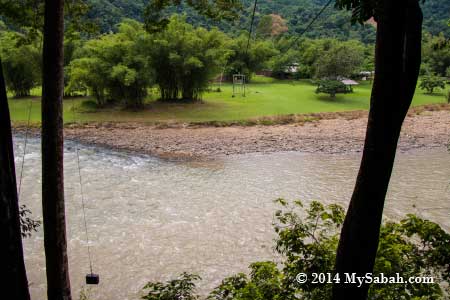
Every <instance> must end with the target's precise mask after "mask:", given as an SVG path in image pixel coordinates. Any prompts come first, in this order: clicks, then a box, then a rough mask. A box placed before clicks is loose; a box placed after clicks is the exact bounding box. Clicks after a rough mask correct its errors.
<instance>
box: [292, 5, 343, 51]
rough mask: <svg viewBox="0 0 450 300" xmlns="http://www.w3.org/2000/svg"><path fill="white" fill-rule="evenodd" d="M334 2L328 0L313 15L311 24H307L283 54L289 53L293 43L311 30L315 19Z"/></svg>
mask: <svg viewBox="0 0 450 300" xmlns="http://www.w3.org/2000/svg"><path fill="white" fill-rule="evenodd" d="M333 1H334V0H329V1H328V2H327V3H326V4H325V5H324V6H323V7H322V9H321V10H320V11H319V13H318V14H317V15H315V17H314V18H313V19H312V20H311V22H309V24H308V26H306V28H305V29H304V30H303V31H302V32H301V33H300V35H298V36H297V37H296V38H295V40H294V41H293V42H292V43H291V44H290V45H289V47H288V48H287V49H285V50H284V52H285V53H286V52H287V51H289V50H290V49H291V48H292V47H293V46H294V44H295V43H297V42H298V40H299V39H300V38H301V37H302V36H303V35H304V34H305V33H306V32H307V31H308V30H309V29H310V28H311V26H312V25H313V24H314V23H315V22H316V21H317V19H318V18H319V17H320V16H321V15H322V13H323V12H324V11H325V10H326V9H327V8H328V6H330V4H331V3H332V2H333Z"/></svg>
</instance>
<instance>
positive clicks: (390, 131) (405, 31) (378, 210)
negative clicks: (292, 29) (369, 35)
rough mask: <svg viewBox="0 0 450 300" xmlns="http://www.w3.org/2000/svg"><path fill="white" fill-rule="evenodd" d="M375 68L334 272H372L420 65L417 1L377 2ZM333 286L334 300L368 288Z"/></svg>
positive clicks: (364, 294) (363, 293) (358, 294)
mask: <svg viewBox="0 0 450 300" xmlns="http://www.w3.org/2000/svg"><path fill="white" fill-rule="evenodd" d="M380 6H381V7H380V11H381V13H380V15H379V16H378V29H377V45H376V58H375V59H376V62H375V63H376V70H375V74H376V75H375V81H374V85H373V90H372V98H371V106H370V113H369V120H368V125H367V133H366V141H365V145H364V152H363V157H362V162H361V166H360V170H359V174H358V178H357V180H356V185H355V189H354V191H353V195H352V198H351V201H350V205H349V208H348V211H347V216H346V218H345V222H344V226H343V228H342V232H341V238H340V241H339V247H338V251H337V257H336V272H338V273H339V274H340V275H341V279H343V278H344V273H356V274H357V276H364V275H365V274H366V273H371V272H373V267H374V263H375V257H376V253H377V248H378V242H379V232H380V225H381V220H382V215H383V208H384V201H385V197H386V192H387V189H388V185H389V181H390V177H391V173H392V168H393V164H394V160H395V154H396V149H397V143H398V139H399V136H400V131H401V127H402V124H403V121H404V118H405V116H406V114H407V111H408V109H409V107H410V105H411V101H412V98H413V96H414V92H415V88H416V84H417V78H418V74H419V68H420V63H421V38H422V11H421V9H420V6H419V3H418V0H398V1H391V0H382V1H380ZM342 282H343V280H342V281H341V284H335V285H334V286H333V299H334V300H338V299H366V298H367V293H368V289H369V285H363V286H362V287H360V288H358V287H357V286H356V285H352V284H342Z"/></svg>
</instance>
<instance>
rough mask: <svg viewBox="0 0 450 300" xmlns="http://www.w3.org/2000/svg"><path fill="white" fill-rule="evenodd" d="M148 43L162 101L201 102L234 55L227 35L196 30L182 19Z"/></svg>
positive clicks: (173, 22) (150, 39)
mask: <svg viewBox="0 0 450 300" xmlns="http://www.w3.org/2000/svg"><path fill="white" fill-rule="evenodd" d="M146 40H147V42H146V43H145V46H144V48H145V52H146V54H147V55H148V61H149V66H150V68H151V70H152V71H153V72H154V73H155V83H156V84H157V85H158V87H159V90H160V96H161V99H162V100H176V99H178V98H179V97H181V98H182V99H184V100H199V99H200V98H201V95H202V93H203V92H204V91H205V90H206V88H207V87H208V83H209V80H211V79H212V78H214V77H215V76H216V75H217V74H218V73H219V72H220V71H221V68H223V66H224V65H225V61H226V59H227V56H228V55H229V54H230V53H231V50H230V49H228V48H227V47H226V44H227V43H229V42H230V41H229V40H228V38H227V37H226V36H225V34H223V33H221V32H220V31H218V30H214V29H213V30H211V31H208V30H206V29H203V28H193V27H192V25H189V24H187V23H186V22H185V21H184V20H181V19H180V18H178V17H173V18H171V19H170V22H169V24H168V25H167V28H166V29H165V30H163V31H162V32H158V33H155V34H153V35H151V34H150V35H149V36H147V39H146Z"/></svg>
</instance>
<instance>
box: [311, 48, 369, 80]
mask: <svg viewBox="0 0 450 300" xmlns="http://www.w3.org/2000/svg"><path fill="white" fill-rule="evenodd" d="M363 61H364V46H363V45H362V44H361V43H359V42H356V41H352V42H351V43H350V42H346V43H336V44H334V45H333V46H332V47H331V48H330V49H329V50H328V51H326V52H325V53H323V54H322V55H321V56H320V57H319V58H318V59H317V61H316V77H317V78H328V79H333V80H337V79H338V77H350V75H352V74H355V73H357V72H359V71H361V66H362V63H363Z"/></svg>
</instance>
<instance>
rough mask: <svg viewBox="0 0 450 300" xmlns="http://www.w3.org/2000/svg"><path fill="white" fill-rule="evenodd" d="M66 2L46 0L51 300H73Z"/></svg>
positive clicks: (45, 166) (45, 159) (45, 160)
mask: <svg viewBox="0 0 450 300" xmlns="http://www.w3.org/2000/svg"><path fill="white" fill-rule="evenodd" d="M63 9H64V1H63V0H46V1H45V13H44V18H45V21H44V47H43V84H42V207H43V218H44V247H45V259H46V272H47V297H48V300H70V299H71V293H70V280H69V267H68V262H67V243H66V223H65V208H64V180H63V143H64V137H63V116H62V100H63V94H64V68H63V66H64V50H63V49H64V48H63V40H64V10H63Z"/></svg>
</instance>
